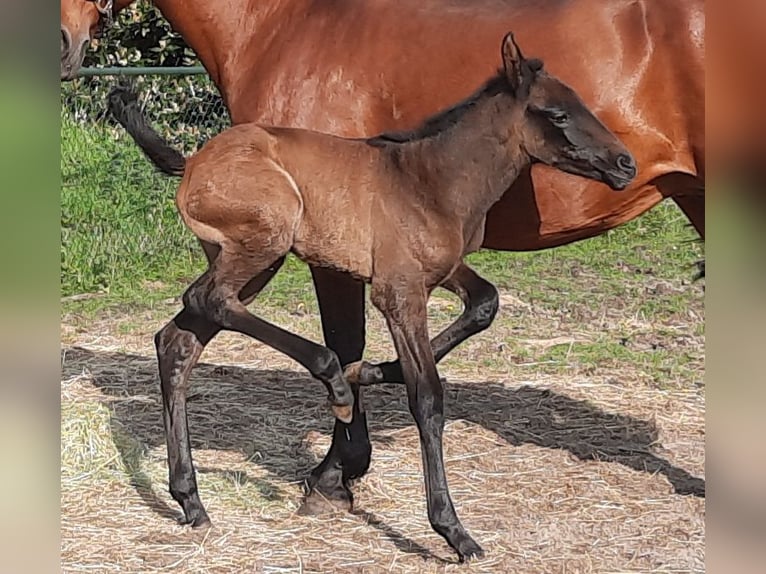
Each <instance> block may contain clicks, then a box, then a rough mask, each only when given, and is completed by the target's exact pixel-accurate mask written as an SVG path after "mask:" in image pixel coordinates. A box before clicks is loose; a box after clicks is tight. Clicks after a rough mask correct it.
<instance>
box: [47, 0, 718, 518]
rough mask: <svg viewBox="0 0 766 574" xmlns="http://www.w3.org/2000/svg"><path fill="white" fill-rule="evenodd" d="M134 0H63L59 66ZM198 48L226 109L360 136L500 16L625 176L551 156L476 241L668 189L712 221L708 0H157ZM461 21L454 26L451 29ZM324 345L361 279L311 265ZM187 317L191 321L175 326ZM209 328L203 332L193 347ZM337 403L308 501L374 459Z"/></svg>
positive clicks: (566, 238)
mask: <svg viewBox="0 0 766 574" xmlns="http://www.w3.org/2000/svg"><path fill="white" fill-rule="evenodd" d="M131 1H132V0H115V1H114V2H112V0H95V1H93V0H62V2H61V34H62V37H61V77H62V79H71V78H72V77H74V76H75V75H76V72H77V70H78V68H79V66H80V65H81V63H82V58H83V54H84V50H85V49H86V47H87V43H88V41H89V39H90V38H91V37H92V36H93V34H95V33H96V31H97V30H98V28H99V26H100V25H102V24H104V23H107V24H108V22H109V21H110V20H111V18H112V16H113V14H114V13H116V12H119V11H120V10H122V9H123V8H125V7H126V6H127V5H128V4H130V3H131ZM154 4H155V5H156V6H157V8H159V10H160V11H161V12H162V14H163V15H164V16H165V18H167V19H168V21H170V23H171V24H172V26H173V28H174V29H175V30H177V31H178V32H180V34H181V35H182V36H183V37H184V39H185V41H186V42H187V43H188V44H189V45H190V46H191V47H192V48H193V49H194V51H195V52H196V53H197V55H198V56H199V58H200V60H201V61H202V64H203V65H204V66H205V68H206V70H207V71H208V73H209V74H210V76H211V78H212V79H213V81H214V82H215V84H216V86H217V87H218V89H219V90H220V92H221V95H222V97H223V99H224V101H225V103H226V106H227V107H228V109H229V112H230V115H231V119H232V121H233V123H235V124H238V123H243V122H252V121H257V122H261V123H268V124H274V125H285V126H295V127H301V128H307V129H312V130H316V131H323V132H330V133H334V134H337V135H341V136H347V137H358V136H365V135H373V134H376V133H379V132H382V131H387V130H402V129H409V128H412V127H413V126H415V125H417V124H418V123H419V122H420V121H421V120H423V119H424V118H425V117H427V116H429V115H431V114H433V113H434V112H436V111H437V110H439V109H441V108H443V107H445V106H446V105H447V104H449V103H450V102H453V101H457V100H460V99H461V98H464V97H466V96H468V95H469V94H470V93H471V91H472V90H473V88H474V87H475V86H476V85H478V84H479V83H480V82H481V81H482V80H483V79H484V78H486V77H487V76H489V75H491V73H492V72H494V71H495V70H494V62H495V59H496V58H495V55H496V51H497V45H498V42H499V40H500V38H502V36H503V34H504V33H505V31H506V30H508V29H513V30H515V31H516V32H517V34H516V35H517V38H518V40H519V43H521V44H522V45H524V46H525V49H526V51H527V52H528V53H533V54H535V55H536V56H539V57H541V58H542V59H543V60H544V61H545V62H546V66H547V67H548V69H549V70H550V71H551V73H553V74H555V75H556V76H558V77H559V78H561V80H562V81H564V82H565V83H568V84H569V85H571V86H572V87H573V88H574V89H575V90H576V91H577V92H578V93H579V94H580V95H581V96H582V98H583V100H584V101H585V103H586V105H587V106H588V107H589V108H590V109H592V110H593V111H594V112H595V113H596V114H597V115H598V117H599V118H600V119H601V120H603V121H604V123H605V124H606V125H607V127H609V128H610V129H611V130H612V131H613V132H614V133H616V134H617V135H618V136H619V137H620V138H621V140H622V141H623V142H625V144H626V145H627V148H628V149H629V150H630V151H631V153H632V154H633V155H634V157H635V159H636V161H637V164H638V168H639V173H638V176H637V177H636V178H635V180H634V183H633V184H632V185H631V186H630V187H629V188H628V189H627V190H625V191H624V192H622V193H615V192H613V191H611V190H610V189H609V188H608V187H607V186H605V185H603V184H601V183H596V182H592V181H588V180H585V179H583V178H579V177H577V176H571V175H565V174H562V173H559V172H557V171H555V170H552V169H549V168H548V169H546V168H545V167H540V168H535V170H534V173H532V172H531V171H529V170H527V171H526V172H525V173H524V174H522V176H521V177H520V178H519V179H518V180H517V182H516V183H515V184H514V185H513V186H512V187H511V188H510V189H509V191H508V192H507V193H506V194H505V196H504V198H503V199H501V200H500V201H499V202H498V203H496V204H495V206H494V207H493V208H492V210H491V211H490V212H489V215H488V217H487V221H486V229H485V234H484V242H483V245H484V246H485V247H488V248H492V249H503V250H533V249H542V248H548V247H555V246H558V245H563V244H566V243H570V242H572V241H577V240H580V239H585V238H588V237H593V236H595V235H599V234H601V233H604V232H606V231H607V230H609V229H612V228H614V227H616V226H618V225H620V224H622V223H625V222H627V221H630V220H631V219H633V218H635V217H637V216H639V215H641V214H642V213H644V212H646V211H647V210H648V209H650V208H651V207H653V206H655V205H656V204H658V203H659V202H660V201H662V200H663V198H665V197H671V198H672V199H673V200H674V201H675V202H676V203H677V204H678V205H679V207H680V208H681V209H682V210H683V211H684V213H686V215H687V216H688V217H689V219H690V220H691V222H692V224H693V225H694V227H695V228H696V229H697V231H698V232H699V233H700V235H702V236H703V237H704V175H705V169H704V160H705V123H704V122H705V115H704V97H705V93H704V49H705V14H704V1H703V0H674V1H673V0H668V1H658V0H657V1H651V0H613V1H611V2H604V1H603V0H413V1H409V2H408V1H405V0H381V1H376V2H359V1H356V0H335V1H329V0H230V1H228V2H226V3H224V4H219V3H212V2H208V1H206V0H155V1H154ZM457 39H459V41H457ZM311 272H312V277H313V280H314V285H315V288H316V292H317V297H318V300H319V307H320V311H321V314H322V328H323V332H324V337H325V341H326V343H327V345H328V346H329V347H330V348H332V349H333V350H335V351H336V352H337V353H338V355H339V357H340V361H341V363H342V364H344V365H346V364H350V363H352V362H355V361H358V360H359V359H361V357H362V352H363V349H364V335H365V322H364V285H363V284H362V283H361V282H358V281H356V280H355V279H353V278H351V277H350V276H347V275H343V274H341V273H339V272H335V271H331V270H326V269H320V268H312V269H311ZM178 329H179V331H183V326H182V325H179V326H178ZM203 343H206V341H203V342H201V343H197V350H196V352H197V353H199V352H201V350H202V348H203ZM354 393H355V395H356V399H357V400H355V403H354V404H355V410H354V416H353V419H352V421H351V423H350V424H348V425H346V424H344V423H342V422H340V421H336V423H335V429H334V433H333V442H332V445H331V447H330V450H329V452H328V454H327V456H326V457H325V459H324V460H323V461H322V462H321V463H320V464H319V465H318V466H317V468H316V469H314V470H313V471H312V473H311V476H310V478H309V487H310V489H309V494H308V496H307V499H306V504H305V505H304V509H306V510H307V511H314V510H316V509H318V508H321V506H322V502H321V501H323V500H330V501H333V502H335V503H338V504H341V505H344V506H350V505H351V502H352V494H351V490H350V488H349V485H348V481H349V480H350V479H352V478H356V477H359V476H362V475H363V474H364V473H365V472H366V471H367V468H368V465H369V461H370V453H371V447H370V443H369V438H368V432H367V421H366V415H365V413H364V412H363V410H361V409H362V408H361V406H360V405H361V404H362V402H361V401H360V400H358V398H359V397H358V393H359V388H358V387H357V386H356V385H354Z"/></svg>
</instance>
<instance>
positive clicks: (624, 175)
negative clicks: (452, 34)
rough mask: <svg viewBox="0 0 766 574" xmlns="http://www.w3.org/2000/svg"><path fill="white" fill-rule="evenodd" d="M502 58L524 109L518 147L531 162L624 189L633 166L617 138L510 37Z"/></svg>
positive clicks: (634, 172) (571, 92)
mask: <svg viewBox="0 0 766 574" xmlns="http://www.w3.org/2000/svg"><path fill="white" fill-rule="evenodd" d="M502 54H503V67H504V73H505V75H506V77H507V79H508V82H509V84H510V89H511V90H512V91H513V92H514V94H515V97H516V101H517V102H518V103H519V104H520V105H522V106H523V108H524V122H522V127H521V130H520V131H521V137H522V147H523V148H524V149H525V150H526V152H527V153H528V154H529V155H530V157H531V158H532V160H533V161H536V162H541V163H544V164H547V165H550V166H553V167H555V168H558V169H560V170H563V171H566V172H569V173H574V174H576V175H581V176H584V177H587V178H590V179H595V180H598V181H603V182H604V183H606V184H607V185H609V186H610V187H611V188H612V189H615V190H622V189H625V187H627V186H628V184H629V183H630V182H631V181H632V180H633V178H634V177H635V175H636V163H635V160H634V159H633V156H632V155H631V154H630V152H629V151H628V150H627V149H626V148H625V146H624V145H623V144H622V143H621V142H620V140H618V139H617V137H616V136H615V135H614V134H613V133H612V132H611V131H609V129H608V128H607V127H606V126H605V125H604V124H603V123H601V121H600V120H599V119H598V118H596V116H595V115H593V113H592V112H591V111H590V110H589V109H588V108H587V107H586V106H585V104H584V103H583V102H582V100H581V99H580V98H579V96H578V95H577V94H576V93H575V92H574V91H573V90H572V88H570V87H569V86H567V85H566V84H564V83H563V82H561V81H560V80H558V79H557V78H555V77H554V76H551V75H550V74H548V73H546V72H545V70H544V69H543V64H542V62H541V61H540V60H534V59H529V60H527V59H526V58H524V56H523V55H522V54H521V50H520V49H519V47H518V45H517V44H516V41H515V40H514V38H513V34H511V33H509V34H507V35H506V36H505V38H504V39H503V47H502Z"/></svg>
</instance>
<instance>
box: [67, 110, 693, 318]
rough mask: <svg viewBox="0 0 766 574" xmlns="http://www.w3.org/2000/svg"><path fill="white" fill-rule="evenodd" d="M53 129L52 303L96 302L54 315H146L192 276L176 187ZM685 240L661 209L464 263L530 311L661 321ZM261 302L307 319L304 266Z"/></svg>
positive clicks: (83, 132) (133, 157)
mask: <svg viewBox="0 0 766 574" xmlns="http://www.w3.org/2000/svg"><path fill="white" fill-rule="evenodd" d="M61 121H62V128H61V169H62V180H63V182H64V183H63V187H62V193H61V196H62V248H61V285H62V294H63V296H64V297H70V296H73V295H81V294H96V296H95V297H93V298H90V299H88V300H86V301H66V302H65V305H64V310H65V311H72V310H75V311H78V312H95V311H98V310H101V309H104V308H108V307H110V306H129V307H131V308H135V307H136V306H139V307H144V308H151V307H152V306H153V305H154V304H155V303H157V302H159V301H163V300H167V299H168V298H171V297H173V298H174V297H178V296H179V295H180V294H181V293H182V292H183V290H184V289H185V288H186V287H187V286H188V284H189V282H190V281H192V280H193V279H194V278H195V277H196V276H198V275H199V273H201V272H202V270H203V269H204V259H203V256H202V253H201V250H200V248H199V246H198V245H197V243H196V240H195V239H194V238H193V236H192V235H191V233H190V232H189V231H188V230H187V229H186V228H185V227H184V226H183V224H182V222H181V221H180V218H179V216H178V214H177V212H176V208H175V204H174V193H175V189H176V186H177V185H178V182H179V180H178V178H170V177H167V176H164V175H162V174H159V173H157V172H156V171H155V170H154V169H153V167H152V166H151V165H150V164H149V162H148V160H147V159H146V158H144V156H143V155H142V154H141V152H140V151H139V150H138V148H137V147H136V146H135V145H134V144H133V142H132V140H130V139H129V138H128V137H127V136H126V135H125V134H124V133H123V132H122V131H121V130H118V131H115V130H113V129H112V128H108V127H106V126H104V125H102V124H96V125H90V126H87V127H84V126H82V125H78V124H76V123H74V122H73V121H72V120H71V119H70V118H69V117H68V116H67V115H66V114H65V113H62V117H61ZM115 134H119V137H116V135H115ZM695 237H696V234H695V232H694V231H693V229H691V228H690V227H689V225H688V223H687V221H686V218H685V217H684V216H683V214H682V213H681V212H680V211H679V210H678V208H677V207H676V206H675V205H674V204H672V203H670V202H665V203H663V204H662V205H660V206H659V207H657V208H655V209H653V210H651V211H650V212H649V213H647V214H646V215H644V216H642V217H640V218H638V219H636V220H634V221H632V222H630V223H629V224H627V225H624V226H622V227H620V228H618V229H616V230H614V231H611V232H609V233H606V234H604V235H601V236H599V237H596V238H593V239H589V240H586V241H580V242H577V243H574V244H570V245H567V246H563V247H560V248H557V249H549V250H544V251H539V252H524V253H506V252H493V251H482V252H479V253H476V254H473V255H471V256H470V257H469V258H468V261H469V263H471V264H472V265H473V266H474V267H475V268H476V269H477V270H478V272H479V273H481V274H482V275H484V276H485V277H486V278H487V279H489V280H490V281H493V282H494V283H496V284H497V285H498V286H499V287H501V288H506V289H509V290H511V291H512V292H513V293H514V294H515V295H516V296H518V297H520V298H521V299H522V300H524V301H526V302H528V303H530V304H534V305H537V306H542V307H544V308H550V309H551V310H556V311H557V312H570V311H571V312H572V313H582V312H583V309H585V310H592V311H593V313H596V312H598V310H599V309H601V308H604V307H608V308H614V307H618V308H619V307H622V306H623V305H625V306H629V307H630V308H631V309H630V310H631V312H636V313H639V314H641V315H643V316H645V317H647V318H659V319H661V318H663V317H667V316H670V315H672V314H676V313H680V312H683V310H684V308H685V306H686V305H687V302H688V301H687V295H686V294H684V293H683V292H680V291H679V290H678V289H672V288H671V289H664V290H663V288H662V287H661V286H660V287H659V288H658V287H656V284H657V283H658V282H660V283H662V282H666V283H667V282H669V283H673V282H676V283H677V282H678V281H679V280H681V279H691V278H692V277H693V274H694V272H695V270H694V268H693V264H694V262H695V261H696V260H697V259H699V258H700V257H701V256H702V246H701V245H700V244H699V243H696V242H693V240H694V238H695ZM647 279H650V280H651V281H647ZM652 285H654V286H652ZM653 289H654V291H653ZM76 299H79V298H76ZM261 301H262V303H263V304H273V305H277V306H280V307H287V308H290V307H296V308H297V307H300V306H303V307H305V308H306V310H308V311H315V310H316V303H315V300H314V292H313V287H312V285H311V282H310V274H309V272H308V269H307V267H306V266H305V265H304V264H303V263H301V262H300V261H297V260H296V259H294V258H289V259H288V262H287V263H286V264H285V267H284V268H283V270H282V271H281V272H280V273H279V275H278V276H277V277H276V278H275V280H274V281H273V282H272V283H271V284H270V285H269V287H268V288H267V290H266V291H264V293H263V295H262V296H261Z"/></svg>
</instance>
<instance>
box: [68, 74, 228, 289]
mask: <svg viewBox="0 0 766 574" xmlns="http://www.w3.org/2000/svg"><path fill="white" fill-rule="evenodd" d="M198 70H199V68H197V69H196V70H195V69H192V70H189V69H183V68H172V69H167V68H166V69H165V70H163V72H164V73H157V70H156V69H155V70H152V69H150V68H128V69H125V70H117V69H113V68H111V69H98V70H92V71H91V74H92V75H86V76H85V77H81V78H79V79H77V80H75V81H73V82H67V83H64V84H62V85H61V173H62V190H61V211H62V212H61V288H62V295H64V296H65V297H79V296H82V295H83V294H98V296H104V295H115V296H117V297H120V296H122V295H124V296H130V297H134V298H135V297H137V295H136V293H138V292H144V291H145V292H146V293H152V292H157V287H156V285H157V284H167V285H178V287H173V288H170V287H168V289H169V290H170V292H171V293H176V291H178V292H180V291H182V288H181V286H182V285H184V284H185V283H186V282H188V280H189V278H191V277H194V276H196V274H198V273H199V272H200V270H201V269H202V266H203V264H204V258H203V256H202V252H201V250H200V249H199V246H198V245H197V242H196V241H195V239H194V237H193V235H192V234H191V233H189V232H188V231H187V230H186V229H185V228H184V226H183V223H182V222H181V220H180V218H179V216H178V214H177V213H176V208H175V203H174V201H173V198H174V195H175V190H176V188H177V186H178V179H177V178H172V177H167V176H165V175H164V174H161V173H159V172H158V171H157V170H156V169H154V167H153V166H152V164H151V163H150V162H149V161H148V160H147V158H146V157H144V155H143V153H142V152H141V151H140V149H139V148H138V146H137V145H135V144H134V142H133V140H132V139H131V138H130V136H129V135H128V134H127V133H126V132H125V130H124V129H123V128H122V127H121V126H119V125H118V124H117V122H116V121H115V120H114V118H113V117H112V116H111V114H110V113H109V112H108V109H107V94H108V93H109V91H110V90H111V89H112V87H113V86H114V85H116V84H118V83H130V84H132V86H133V89H134V90H135V91H136V93H137V94H138V97H139V102H140V104H141V106H142V108H143V109H144V113H145V114H146V115H147V117H148V118H149V121H150V122H151V124H152V125H153V126H154V127H155V128H156V129H157V130H158V131H159V132H160V133H161V134H162V135H163V136H164V137H165V138H167V139H168V141H169V142H170V144H171V145H172V146H173V147H175V148H177V149H180V150H183V152H184V154H185V155H186V156H188V155H190V154H191V153H192V152H194V151H196V150H197V149H199V148H200V147H201V146H202V145H203V144H204V143H205V142H206V141H207V140H209V139H210V138H212V137H213V136H215V135H216V134H218V133H220V132H221V131H223V130H224V129H226V128H227V127H229V126H230V119H229V114H228V111H227V109H226V107H225V106H224V103H223V100H222V98H221V97H220V94H219V93H218V90H217V88H216V87H215V85H214V84H213V83H212V82H211V80H210V79H209V77H208V76H207V74H205V73H204V72H202V73H200V72H199V71H198ZM190 71H191V72H193V73H189V72H190ZM194 72H196V73H194ZM144 287H145V289H144ZM120 294H122V295H120ZM176 294H177V293H176Z"/></svg>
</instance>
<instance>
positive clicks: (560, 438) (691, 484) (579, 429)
mask: <svg viewBox="0 0 766 574" xmlns="http://www.w3.org/2000/svg"><path fill="white" fill-rule="evenodd" d="M63 353H64V357H63V360H62V378H63V380H66V379H68V378H71V377H75V376H77V375H80V374H82V373H83V372H89V373H90V374H91V376H92V380H93V384H94V385H95V386H96V387H97V388H99V389H100V390H101V392H102V393H103V395H104V399H102V400H104V402H105V404H106V406H107V407H108V408H109V411H110V417H111V423H112V431H113V436H114V442H115V446H116V447H117V449H118V451H119V453H120V456H121V457H122V462H123V466H124V468H125V469H126V470H127V472H128V474H129V475H130V479H131V483H132V485H133V487H134V488H135V489H136V492H137V493H138V494H139V495H140V496H141V498H142V499H143V500H144V502H145V503H146V505H147V507H148V508H150V509H152V510H153V511H154V512H156V513H158V514H159V515H161V516H163V517H165V518H172V519H177V518H179V516H180V509H175V508H171V507H170V506H169V505H168V504H167V503H166V502H165V501H164V500H162V499H161V498H160V497H159V496H158V495H157V493H156V491H155V489H154V487H153V486H152V483H151V480H150V479H149V477H148V476H147V475H146V474H144V473H143V472H142V470H141V464H140V463H141V458H142V453H144V452H145V451H146V450H147V449H151V448H154V447H157V446H160V445H161V446H164V445H165V436H164V429H163V425H162V403H161V395H160V390H159V382H158V381H159V378H158V374H157V363H156V359H155V358H154V357H146V356H140V355H134V354H127V353H121V352H102V351H92V350H88V349H84V348H79V347H74V348H68V349H66V350H65V351H64V352H63ZM323 392H324V391H323V387H322V386H321V384H320V383H318V382H317V381H315V380H314V379H312V378H311V377H310V376H308V375H305V374H302V373H299V372H296V371H278V370H259V369H250V368H243V367H230V366H225V367H224V366H216V365H212V364H209V363H199V364H198V365H197V367H196V368H195V369H194V371H193V373H192V376H191V390H190V394H189V398H188V414H189V427H190V436H191V441H192V448H193V449H195V450H196V449H211V450H222V451H234V452H241V453H243V454H245V455H246V456H247V457H248V458H250V459H253V460H254V459H257V463H258V465H260V466H262V467H263V468H265V469H266V470H267V472H268V473H269V475H272V476H275V477H277V478H278V479H280V480H282V481H286V482H300V481H302V480H303V479H304V478H305V477H306V476H307V475H308V473H309V472H310V470H311V469H312V468H314V467H315V466H316V465H317V464H318V463H319V460H318V459H317V457H316V456H315V455H314V453H312V452H311V451H310V449H309V448H307V445H306V444H305V442H304V441H303V439H302V437H303V436H304V435H305V433H306V432H308V431H309V430H317V431H320V432H324V433H327V434H331V433H332V425H333V419H332V417H331V415H330V413H329V409H328V408H327V406H326V404H324V403H323V400H324V394H323ZM445 393H446V397H445V418H446V419H447V420H450V419H463V420H466V421H470V422H472V423H475V424H477V425H481V426H483V427H484V428H486V429H488V430H490V431H492V432H493V433H495V434H496V435H497V436H499V437H501V438H502V439H503V440H505V441H506V442H508V443H509V444H511V445H514V446H518V445H522V444H534V445H537V446H540V447H544V448H551V449H562V450H566V451H568V452H570V453H571V454H572V455H573V456H575V457H577V458H578V459H581V460H598V461H602V462H609V463H618V464H622V465H624V466H626V467H628V468H631V469H633V470H636V471H640V472H647V473H649V474H656V473H660V474H662V475H664V476H665V477H666V478H667V479H668V481H669V482H670V483H671V485H672V486H673V488H674V489H675V492H676V493H677V494H682V495H693V496H698V497H704V496H705V481H704V479H701V478H697V477H695V476H692V475H691V474H690V473H689V472H687V471H686V470H684V469H682V468H678V467H676V466H674V465H672V464H671V463H670V462H668V461H667V460H665V459H664V458H662V457H661V456H659V455H658V454H656V453H655V452H654V451H655V448H656V447H655V444H656V443H657V441H658V431H657V428H656V427H655V425H654V424H653V423H651V422H649V421H645V420H641V419H639V418H635V417H631V416H627V415H622V414H618V413H610V412H606V411H604V410H602V409H600V408H598V407H597V406H595V405H592V404H590V403H589V402H587V401H583V400H576V399H572V398H571V397H567V396H566V395H563V394H560V393H556V392H553V391H550V390H548V389H540V388H535V387H530V386H522V387H518V388H508V387H505V386H504V385H501V384H498V383H495V382H486V383H483V384H466V383H460V382H449V383H447V384H446V385H445ZM364 401H365V406H366V408H367V410H368V412H369V413H370V415H369V416H368V418H369V428H370V436H371V440H372V442H373V444H374V443H378V444H390V443H391V442H393V441H394V440H395V439H394V437H392V436H391V434H392V432H393V431H396V430H398V429H401V428H404V427H407V426H410V425H413V424H414V421H413V420H412V417H411V415H410V413H409V410H408V407H407V398H406V393H405V392H404V389H403V388H402V387H401V386H399V385H397V386H395V385H378V386H374V387H366V388H365V389H364ZM373 457H374V450H373ZM197 471H198V472H199V473H201V474H205V473H221V474H225V473H231V472H232V471H224V470H221V469H217V468H208V467H205V466H199V467H198V468H197ZM256 480H258V479H256ZM257 486H258V488H259V489H261V491H262V493H264V495H265V496H267V497H269V496H274V497H275V498H278V497H279V495H278V494H276V493H275V492H273V488H270V487H269V484H268V481H263V484H258V485H257ZM366 515H367V518H368V520H367V522H368V523H369V524H370V525H372V526H373V527H375V528H377V529H378V530H380V531H381V532H383V533H384V534H385V535H386V536H388V537H389V538H390V539H391V540H392V541H393V542H394V543H395V544H396V546H397V547H399V548H401V549H403V550H405V551H409V552H415V553H418V554H422V555H425V554H430V553H429V552H428V551H427V550H425V549H424V548H422V547H420V546H419V545H417V543H415V542H414V541H410V540H409V539H407V538H406V537H404V536H403V535H401V534H399V533H397V532H395V531H394V530H393V529H392V528H391V527H390V526H388V525H386V524H385V523H383V522H382V521H380V519H376V518H374V516H373V515H371V514H369V513H366Z"/></svg>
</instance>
